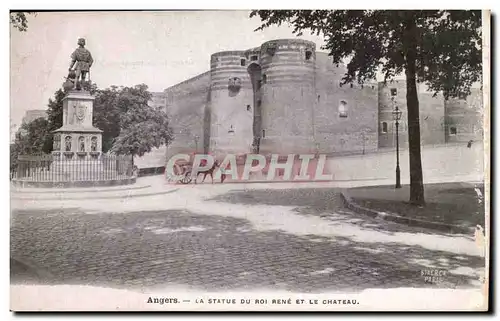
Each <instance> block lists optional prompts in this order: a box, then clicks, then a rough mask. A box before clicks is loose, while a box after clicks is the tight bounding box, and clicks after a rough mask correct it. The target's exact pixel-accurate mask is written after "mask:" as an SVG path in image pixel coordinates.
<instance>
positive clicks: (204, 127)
mask: <svg viewBox="0 0 500 321" xmlns="http://www.w3.org/2000/svg"><path fill="white" fill-rule="evenodd" d="M10 36H11V38H10V56H11V65H10V75H11V76H10V77H11V78H10V81H11V91H10V101H11V106H10V128H11V137H10V186H11V194H10V197H11V214H10V215H11V220H10V280H11V283H10V308H11V310H12V311H15V312H22V311H333V312H336V311H478V312H480V311H487V310H488V309H489V297H488V284H489V283H488V280H489V275H488V271H489V233H490V225H489V222H490V220H489V208H490V198H489V197H490V196H489V195H490V173H489V166H490V165H489V164H490V143H489V141H490V127H489V124H490V118H489V117H490V116H489V115H490V78H489V77H490V76H489V74H490V70H489V68H490V56H489V55H490V12H489V11H480V10H476V11H474V10H467V11H466V10H406V11H391V10H248V11H241V10H240V11H230V10H226V11H203V10H200V11H136V12H134V11H123V12H120V11H68V12H64V11H62V12H61V11H57V12H48V11H44V12H21V11H11V12H10Z"/></svg>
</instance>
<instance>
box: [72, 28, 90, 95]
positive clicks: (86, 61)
mask: <svg viewBox="0 0 500 321" xmlns="http://www.w3.org/2000/svg"><path fill="white" fill-rule="evenodd" d="M93 62H94V59H92V54H91V53H90V51H88V50H87V49H85V39H83V38H80V39H78V48H76V49H75V51H73V53H72V54H71V64H70V65H69V71H70V72H71V71H73V70H75V71H76V81H75V86H74V88H77V89H78V87H80V86H81V84H82V83H83V82H84V81H86V78H87V73H89V72H90V67H92V63H93ZM73 67H74V68H75V69H73ZM68 78H69V77H68Z"/></svg>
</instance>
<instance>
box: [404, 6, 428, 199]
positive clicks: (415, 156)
mask: <svg viewBox="0 0 500 321" xmlns="http://www.w3.org/2000/svg"><path fill="white" fill-rule="evenodd" d="M416 28H417V27H416V24H415V20H414V17H413V14H410V18H409V19H408V22H407V25H406V37H405V39H404V40H403V41H404V42H405V43H406V46H405V47H406V48H405V49H406V68H405V73H406V104H407V110H408V145H409V153H410V204H414V205H425V198H424V179H423V175H422V155H421V150H420V111H419V104H418V94H417V83H416V67H415V63H416V51H417V48H416V41H417V39H416V37H417V36H416V31H417V29H416Z"/></svg>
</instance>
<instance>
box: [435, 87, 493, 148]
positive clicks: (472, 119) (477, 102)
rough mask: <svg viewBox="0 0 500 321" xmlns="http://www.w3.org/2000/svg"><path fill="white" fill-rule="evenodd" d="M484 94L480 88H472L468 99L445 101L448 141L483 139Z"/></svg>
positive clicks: (446, 136)
mask: <svg viewBox="0 0 500 321" xmlns="http://www.w3.org/2000/svg"><path fill="white" fill-rule="evenodd" d="M482 106H483V96H482V91H481V90H479V89H474V90H472V94H471V95H470V96H468V97H466V99H458V98H450V99H448V100H447V101H445V124H446V131H445V139H446V142H467V141H469V140H476V141H478V140H482V139H483V123H484V121H483V108H482Z"/></svg>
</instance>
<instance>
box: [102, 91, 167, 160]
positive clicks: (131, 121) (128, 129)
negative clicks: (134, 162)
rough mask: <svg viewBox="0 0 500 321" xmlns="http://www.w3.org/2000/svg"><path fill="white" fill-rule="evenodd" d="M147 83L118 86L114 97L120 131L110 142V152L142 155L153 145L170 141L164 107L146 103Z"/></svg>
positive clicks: (149, 95)
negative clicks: (120, 89) (162, 108)
mask: <svg viewBox="0 0 500 321" xmlns="http://www.w3.org/2000/svg"><path fill="white" fill-rule="evenodd" d="M147 88H148V87H147V86H146V85H144V84H142V85H137V86H135V87H124V88H122V94H121V95H120V96H119V98H118V106H119V108H120V110H122V114H121V115H120V127H121V130H120V134H119V136H118V137H116V139H115V140H114V142H113V147H112V148H111V152H113V153H116V154H120V155H132V157H134V156H143V155H144V154H145V153H149V152H151V150H152V149H153V148H158V147H160V146H162V145H168V144H170V142H171V141H172V138H173V135H172V130H171V128H170V126H169V122H168V116H167V114H166V113H165V112H164V111H160V110H156V109H155V108H153V107H151V106H149V105H148V101H149V100H150V99H151V94H150V93H149V92H148V91H147Z"/></svg>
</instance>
